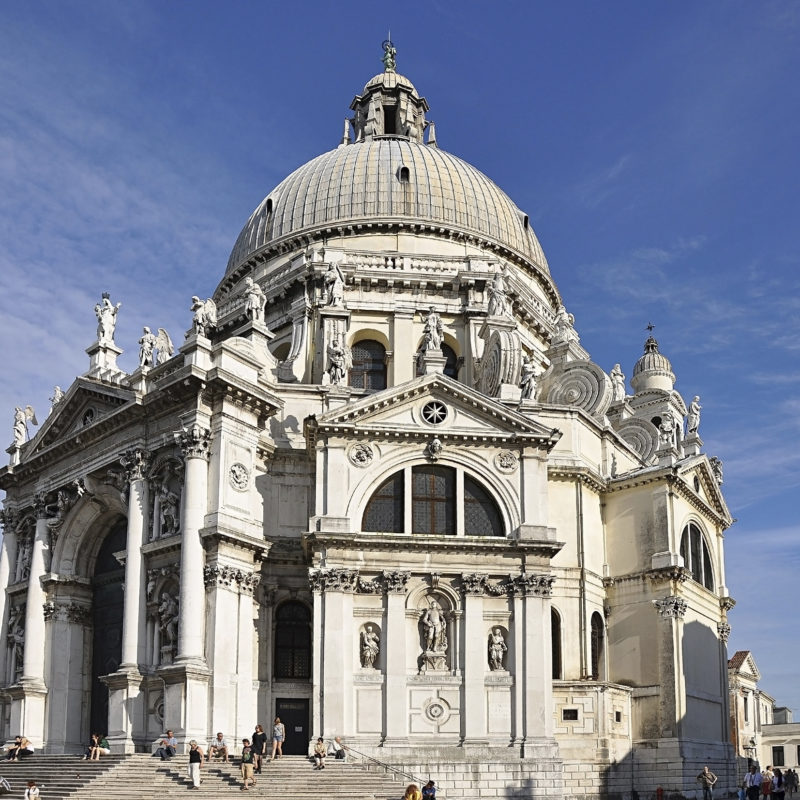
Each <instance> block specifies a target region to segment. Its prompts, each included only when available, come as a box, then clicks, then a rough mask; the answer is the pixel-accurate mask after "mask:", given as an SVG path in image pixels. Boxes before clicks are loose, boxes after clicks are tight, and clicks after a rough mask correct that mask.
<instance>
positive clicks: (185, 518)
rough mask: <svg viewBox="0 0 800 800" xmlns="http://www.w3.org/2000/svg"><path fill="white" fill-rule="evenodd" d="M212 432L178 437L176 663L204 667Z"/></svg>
mask: <svg viewBox="0 0 800 800" xmlns="http://www.w3.org/2000/svg"><path fill="white" fill-rule="evenodd" d="M210 440H211V432H210V431H209V430H208V428H204V427H203V426H201V425H198V424H194V425H192V426H191V427H190V428H189V429H188V430H185V431H183V432H182V433H181V435H180V444H181V449H182V450H183V456H184V458H185V460H186V472H185V475H184V483H183V508H182V512H183V513H182V514H181V519H182V523H183V531H182V536H181V589H180V606H179V609H178V655H177V659H176V663H190V662H194V663H198V664H205V653H204V640H205V635H204V633H205V632H204V621H205V602H206V592H205V583H204V579H203V566H204V555H203V544H202V542H201V541H200V529H201V528H202V527H203V522H204V520H205V515H206V506H207V500H208V460H209V455H210Z"/></svg>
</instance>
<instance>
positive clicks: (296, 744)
mask: <svg viewBox="0 0 800 800" xmlns="http://www.w3.org/2000/svg"><path fill="white" fill-rule="evenodd" d="M275 716H276V717H280V720H281V722H282V723H283V724H284V727H285V728H286V741H285V742H284V743H283V752H284V753H285V754H286V755H287V756H304V755H307V754H308V743H309V741H310V734H309V727H308V700H295V699H291V700H289V699H286V698H281V697H278V698H277V699H276V700H275ZM269 736H270V738H271V737H272V732H271V731H270V732H269ZM269 746H270V747H272V745H271V744H270V745H269Z"/></svg>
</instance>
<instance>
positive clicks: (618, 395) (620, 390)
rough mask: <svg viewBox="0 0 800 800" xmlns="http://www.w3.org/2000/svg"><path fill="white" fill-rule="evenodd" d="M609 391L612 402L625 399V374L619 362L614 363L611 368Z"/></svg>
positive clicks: (619, 401)
mask: <svg viewBox="0 0 800 800" xmlns="http://www.w3.org/2000/svg"><path fill="white" fill-rule="evenodd" d="M611 392H612V394H611V402H612V403H621V402H622V401H623V400H624V399H625V376H624V375H623V374H622V367H620V365H619V364H614V366H613V368H612V370H611Z"/></svg>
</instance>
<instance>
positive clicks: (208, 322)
mask: <svg viewBox="0 0 800 800" xmlns="http://www.w3.org/2000/svg"><path fill="white" fill-rule="evenodd" d="M191 310H192V311H193V312H194V317H193V319H192V324H193V327H194V332H195V333H196V334H197V335H198V336H208V334H209V333H210V332H211V331H212V330H213V328H214V327H215V326H216V324H217V304H216V303H215V302H214V301H213V299H212V298H210V297H209V298H208V299H207V300H206V301H205V302H204V301H203V300H201V299H200V298H199V297H198V296H197V295H193V296H192V306H191Z"/></svg>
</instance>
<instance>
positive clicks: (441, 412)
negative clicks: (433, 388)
mask: <svg viewBox="0 0 800 800" xmlns="http://www.w3.org/2000/svg"><path fill="white" fill-rule="evenodd" d="M422 419H424V420H425V422H427V423H428V425H440V424H441V423H442V422H444V421H445V420H446V419H447V406H446V405H445V404H444V403H440V402H439V401H438V400H431V402H430V403H426V404H425V405H424V406H423V407H422Z"/></svg>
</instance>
